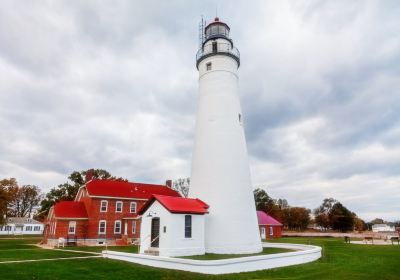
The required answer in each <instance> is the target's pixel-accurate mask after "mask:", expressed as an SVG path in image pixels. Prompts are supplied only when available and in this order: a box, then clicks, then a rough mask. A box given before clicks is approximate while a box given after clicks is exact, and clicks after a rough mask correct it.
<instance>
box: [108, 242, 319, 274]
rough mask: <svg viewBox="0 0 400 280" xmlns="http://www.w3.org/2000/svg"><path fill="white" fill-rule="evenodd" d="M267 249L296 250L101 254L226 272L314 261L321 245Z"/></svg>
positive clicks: (162, 265)
mask: <svg viewBox="0 0 400 280" xmlns="http://www.w3.org/2000/svg"><path fill="white" fill-rule="evenodd" d="M262 245H263V247H267V248H285V249H291V250H296V251H295V252H288V253H278V254H268V255H255V256H249V257H238V258H232V259H223V260H191V259H183V258H176V257H163V256H149V255H143V254H132V253H122V252H115V251H102V254H103V257H105V258H110V259H114V260H122V261H127V262H132V263H137V264H142V265H147V266H153V267H159V268H168V269H176V270H183V271H191V272H197V273H203V274H227V273H239V272H246V271H256V270H264V269H272V268H277V267H284V266H290V265H298V264H303V263H309V262H313V261H315V260H317V259H319V258H321V250H322V248H321V247H318V246H312V245H303V244H289V243H263V244H262Z"/></svg>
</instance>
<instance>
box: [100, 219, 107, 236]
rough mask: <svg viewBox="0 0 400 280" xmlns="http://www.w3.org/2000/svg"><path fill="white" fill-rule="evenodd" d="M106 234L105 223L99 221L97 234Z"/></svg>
mask: <svg viewBox="0 0 400 280" xmlns="http://www.w3.org/2000/svg"><path fill="white" fill-rule="evenodd" d="M105 233H106V221H104V220H101V221H99V234H105Z"/></svg>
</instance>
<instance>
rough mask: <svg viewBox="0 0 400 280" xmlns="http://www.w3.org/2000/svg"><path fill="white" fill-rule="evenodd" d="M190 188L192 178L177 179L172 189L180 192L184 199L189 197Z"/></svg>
mask: <svg viewBox="0 0 400 280" xmlns="http://www.w3.org/2000/svg"><path fill="white" fill-rule="evenodd" d="M189 188H190V178H181V179H177V180H175V181H174V182H173V184H172V189H173V190H176V191H177V192H179V193H180V194H181V195H182V196H183V197H188V195H189Z"/></svg>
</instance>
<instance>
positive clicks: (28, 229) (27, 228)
mask: <svg viewBox="0 0 400 280" xmlns="http://www.w3.org/2000/svg"><path fill="white" fill-rule="evenodd" d="M32 229H33V227H32V226H25V231H32Z"/></svg>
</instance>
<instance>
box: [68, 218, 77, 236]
mask: <svg viewBox="0 0 400 280" xmlns="http://www.w3.org/2000/svg"><path fill="white" fill-rule="evenodd" d="M71 228H73V229H74V231H73V232H71V231H69V230H70V229H71ZM75 233H76V221H69V223H68V234H75Z"/></svg>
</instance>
